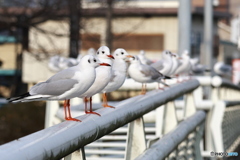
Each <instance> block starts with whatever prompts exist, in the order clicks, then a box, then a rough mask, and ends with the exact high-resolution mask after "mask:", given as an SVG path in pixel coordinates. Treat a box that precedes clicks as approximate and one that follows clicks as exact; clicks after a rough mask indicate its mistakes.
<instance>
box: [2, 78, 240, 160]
mask: <svg viewBox="0 0 240 160" xmlns="http://www.w3.org/2000/svg"><path fill="white" fill-rule="evenodd" d="M128 82H129V81H128ZM128 86H129V84H124V85H123V87H122V88H121V89H122V90H129V87H128ZM130 86H131V89H133V90H137V89H139V88H141V84H137V83H135V82H131V81H130ZM149 86H150V88H151V89H153V88H155V86H154V84H151V85H149ZM206 87H208V88H210V90H211V94H210V95H211V96H210V97H209V98H208V99H206V98H203V95H205V94H206V91H205V90H204V88H206ZM179 97H181V98H179ZM239 97H240V87H239V86H236V85H234V84H232V83H231V82H229V81H227V80H224V79H221V78H219V77H213V78H211V77H196V79H192V80H189V81H186V82H183V83H180V84H173V85H171V87H167V88H166V89H165V90H164V91H162V90H152V91H150V92H147V94H146V95H139V96H136V97H132V98H129V99H126V100H124V101H121V102H119V103H115V105H114V106H115V107H116V108H115V109H112V108H100V109H98V110H96V112H98V113H100V114H101V115H102V116H101V117H99V116H97V115H82V116H79V117H78V118H79V119H81V120H82V121H83V122H81V123H80V122H71V121H70V122H69V121H65V122H62V123H60V124H57V125H54V126H52V127H49V128H46V129H44V130H41V131H39V132H36V133H33V134H31V135H29V136H26V137H23V138H20V139H18V140H15V141H12V142H10V143H7V144H5V145H2V146H0V155H1V160H9V159H29V160H31V159H34V160H38V159H60V158H63V157H66V156H67V157H66V158H65V159H68V160H69V159H71V160H74V159H75V158H74V157H77V159H79V157H80V156H81V157H82V159H85V158H86V157H87V159H88V160H94V159H97V160H100V159H104V160H107V159H109V160H110V159H111V160H113V159H114V160H122V159H126V160H131V159H135V158H137V157H138V156H139V155H141V156H139V158H140V157H145V156H148V154H147V153H149V152H150V153H152V152H153V153H154V152H155V150H157V148H158V147H159V146H162V145H163V144H166V143H165V142H166V141H168V142H169V143H168V144H169V145H166V146H165V147H161V151H160V150H159V153H158V154H156V155H155V154H154V155H151V156H152V157H158V158H159V156H160V157H164V158H166V157H169V158H170V159H171V157H173V159H174V157H176V156H180V157H183V158H186V157H187V158H189V157H192V158H194V159H195V158H197V159H202V158H201V157H202V156H203V157H210V152H211V151H233V150H234V147H235V148H236V146H238V145H239V144H240V140H239V139H240V138H239V137H238V135H240V128H239V127H236V126H237V122H239V121H240V117H239V116H238V115H239V113H240V107H235V106H236V105H239V102H238V101H239ZM50 104H54V105H50ZM233 106H234V107H233ZM78 108H79V106H78ZM71 109H73V110H74V107H72V108H71ZM197 110H204V111H205V112H206V115H205V113H204V112H202V111H200V112H199V111H197ZM46 113H47V114H48V116H46V126H50V125H52V124H53V123H58V121H61V114H62V110H61V109H60V110H59V106H58V103H57V102H49V103H47V111H46ZM56 115H57V116H58V118H56ZM59 116H60V118H59ZM190 116H191V118H188V117H190ZM54 117H55V118H54ZM203 121H205V125H204V124H203ZM144 122H145V123H144ZM190 122H191V123H190ZM126 124H128V126H126ZM186 124H188V126H186ZM124 125H125V127H124V128H122V127H121V126H124ZM149 125H150V127H149ZM176 127H177V128H176ZM118 128H119V129H118ZM181 128H182V131H181ZM116 129H117V130H116ZM114 130H116V131H114ZM179 130H180V131H179ZM203 130H205V133H204V134H205V136H204V138H205V139H204V140H203V139H201V140H203V142H204V143H200V144H199V141H200V137H202V132H203ZM112 131H114V132H113V134H114V135H113V136H110V135H108V134H109V133H110V132H112ZM116 133H119V134H118V135H117V134H116ZM218 133H220V134H218ZM176 134H177V136H176ZM229 134H230V135H231V137H230V138H229V136H228V135H229ZM105 135H106V136H105ZM101 137H102V138H101ZM99 138H101V139H99ZM169 138H173V140H175V142H174V143H172V141H170V140H169ZM98 139H99V140H98ZM115 139H116V140H117V141H121V142H123V143H108V142H109V141H113V140H115ZM159 139H160V140H159ZM92 142H93V143H92ZM170 142H171V143H170ZM203 144H204V146H203ZM176 146H177V148H175V149H173V148H174V147H176ZM89 147H93V148H94V149H92V148H89ZM113 147H118V148H117V150H114V151H113V150H108V149H109V148H113ZM119 147H121V151H120V149H119ZM149 147H150V148H149ZM96 148H97V149H98V150H95V149H96ZM106 148H107V149H106ZM147 148H149V150H148V149H147ZM199 148H201V154H200V151H199ZM79 149H81V152H74V151H76V150H79ZM101 149H105V150H101ZM118 149H119V150H118ZM146 149H147V150H146ZM144 151H145V152H144ZM85 152H86V153H85ZM143 152H144V154H146V155H144V154H142V153H143ZM160 152H161V153H160ZM189 152H190V153H191V154H188V153H189ZM72 153H73V154H72ZM80 153H81V154H80ZM90 154H91V155H92V154H93V155H95V156H96V155H98V156H97V157H95V156H94V157H92V156H91V157H89V155H90ZM76 155H77V156H76ZM109 155H116V156H115V157H110V156H109ZM150 159H151V158H150Z"/></svg>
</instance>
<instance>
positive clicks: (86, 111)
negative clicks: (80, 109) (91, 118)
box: [84, 97, 101, 116]
mask: <svg viewBox="0 0 240 160" xmlns="http://www.w3.org/2000/svg"><path fill="white" fill-rule="evenodd" d="M87 102H88V99H87V98H86V97H85V98H84V103H85V113H86V114H96V115H98V116H101V115H100V114H99V113H97V112H93V111H92V97H90V99H89V103H90V110H89V111H88V110H87Z"/></svg>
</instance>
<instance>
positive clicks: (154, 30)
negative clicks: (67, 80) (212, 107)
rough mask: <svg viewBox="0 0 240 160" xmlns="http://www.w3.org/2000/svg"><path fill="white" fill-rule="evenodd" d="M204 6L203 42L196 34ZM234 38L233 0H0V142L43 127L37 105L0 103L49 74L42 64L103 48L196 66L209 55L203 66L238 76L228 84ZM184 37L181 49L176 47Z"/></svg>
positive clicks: (237, 26) (237, 25)
mask: <svg viewBox="0 0 240 160" xmlns="http://www.w3.org/2000/svg"><path fill="white" fill-rule="evenodd" d="M207 2H210V4H211V7H212V13H211V14H210V18H211V25H210V27H211V30H210V40H211V41H210V42H208V41H206V39H205V37H204V35H206V33H209V32H206V28H205V26H204V25H205V23H206V22H205V20H206V17H209V15H207V14H208V12H207V11H206V10H205V8H206V7H204V6H205V5H206V3H207ZM181 4H182V5H181ZM185 4H188V5H189V8H188V9H186V10H185V13H183V12H184V11H182V10H181V9H180V8H183V7H182V6H186V5H185ZM183 10H184V9H183ZM180 15H188V16H189V17H190V18H189V19H187V18H186V19H185V18H184V17H180ZM185 20H186V21H185ZM184 25H186V28H181V27H184ZM180 26H181V27H180ZM189 26H190V27H189ZM182 32H187V34H185V35H187V36H186V37H185V35H183V34H182ZM239 37H240V1H237V0H212V1H210V0H205V1H204V0H202V1H199V0H179V1H178V0H11V1H9V0H0V97H1V99H0V144H3V143H6V142H8V141H11V140H13V139H16V138H19V137H22V136H24V135H27V134H30V133H32V132H35V131H38V130H40V129H42V128H43V127H44V114H45V102H31V103H22V104H7V102H6V100H5V98H8V97H10V96H16V95H19V94H22V93H25V92H27V91H28V89H29V88H30V87H31V86H32V85H34V84H36V83H38V82H40V81H45V80H46V79H48V78H49V77H50V76H51V75H53V74H54V73H56V72H54V71H53V70H51V69H50V68H49V66H48V63H49V59H50V58H51V57H53V56H56V55H59V56H63V57H72V58H77V57H78V56H79V55H84V54H86V53H87V52H88V50H89V48H94V49H96V50H97V49H98V48H99V47H100V46H102V45H106V46H108V47H109V48H110V50H111V52H113V51H114V50H115V49H116V48H124V49H125V50H126V51H127V52H128V53H129V54H138V53H139V51H140V50H144V51H145V52H146V56H147V57H149V58H150V59H151V60H153V61H157V60H158V59H160V56H161V52H162V51H163V50H170V51H172V52H175V53H179V54H181V53H182V50H183V49H187V50H189V52H190V55H191V57H192V58H199V59H200V60H201V62H202V63H204V62H205V60H204V59H206V58H207V59H208V56H209V55H210V58H211V62H210V64H207V65H210V68H212V67H213V64H214V63H216V62H224V63H225V64H228V65H230V66H232V65H235V66H236V67H235V70H236V71H238V72H237V73H236V74H235V77H234V74H233V76H231V77H230V79H232V80H234V81H235V83H237V84H238V83H239V76H236V75H237V74H239V70H240V67H239V66H240V65H238V64H239V59H240V50H239V48H240V38H239ZM185 40H186V43H187V46H188V47H187V48H181V45H182V44H181V42H184V41H185ZM208 43H210V44H212V45H210V47H211V48H210V52H208V51H207V50H206V44H208Z"/></svg>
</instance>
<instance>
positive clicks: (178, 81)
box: [176, 74, 181, 83]
mask: <svg viewBox="0 0 240 160" xmlns="http://www.w3.org/2000/svg"><path fill="white" fill-rule="evenodd" d="M176 77H177V83H181V81H180V80H179V79H180V78H179V75H178V74H177V75H176Z"/></svg>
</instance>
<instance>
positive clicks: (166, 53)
mask: <svg viewBox="0 0 240 160" xmlns="http://www.w3.org/2000/svg"><path fill="white" fill-rule="evenodd" d="M171 55H172V53H171V52H170V51H168V50H165V51H163V52H162V58H163V59H171V57H172V56H171Z"/></svg>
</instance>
